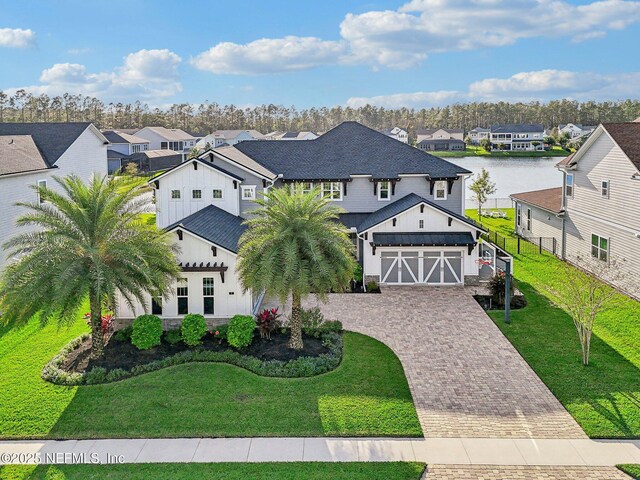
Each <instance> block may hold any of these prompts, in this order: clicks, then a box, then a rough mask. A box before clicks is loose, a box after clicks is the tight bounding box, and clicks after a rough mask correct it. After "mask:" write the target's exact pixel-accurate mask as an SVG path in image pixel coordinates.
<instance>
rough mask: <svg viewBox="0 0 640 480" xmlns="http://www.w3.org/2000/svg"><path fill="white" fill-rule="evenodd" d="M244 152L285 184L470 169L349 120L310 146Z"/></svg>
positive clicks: (242, 146) (247, 147)
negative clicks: (281, 178)
mask: <svg viewBox="0 0 640 480" xmlns="http://www.w3.org/2000/svg"><path fill="white" fill-rule="evenodd" d="M230 148H232V149H235V150H238V151H240V152H242V153H243V154H245V155H246V156H248V157H250V158H251V159H253V160H254V161H255V162H257V163H259V164H261V165H263V166H264V167H265V168H266V169H268V170H269V171H271V172H276V173H278V174H282V176H283V179H284V180H349V179H350V178H351V175H372V176H373V177H374V178H398V177H399V176H400V175H402V174H424V175H425V176H426V175H430V176H431V177H434V178H455V177H457V176H458V175H460V174H468V173H471V172H470V171H469V170H467V169H465V168H462V167H459V166H457V165H454V164H453V163H451V162H448V161H446V160H443V159H441V158H438V157H435V156H433V155H430V154H428V153H426V152H424V151H421V150H419V149H417V148H414V147H412V146H411V145H407V144H405V143H402V142H398V141H397V140H395V139H393V138H391V137H388V136H387V135H385V134H382V133H380V132H376V131H375V130H373V129H371V128H368V127H365V126H364V125H361V124H359V123H357V122H343V123H341V124H340V125H338V126H337V127H335V128H333V129H332V130H329V131H328V132H327V133H325V134H323V135H321V136H320V137H318V138H316V139H314V140H308V141H306V142H241V143H238V144H236V145H234V146H233V147H230ZM221 153H222V152H221Z"/></svg>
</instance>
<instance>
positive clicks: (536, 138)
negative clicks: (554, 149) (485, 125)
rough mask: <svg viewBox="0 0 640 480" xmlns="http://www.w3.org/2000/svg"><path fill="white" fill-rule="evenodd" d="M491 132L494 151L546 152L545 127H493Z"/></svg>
mask: <svg viewBox="0 0 640 480" xmlns="http://www.w3.org/2000/svg"><path fill="white" fill-rule="evenodd" d="M490 130H491V148H493V149H494V150H505V151H543V150H544V127H543V126H542V125H540V124H505V125H492V126H491V129H490Z"/></svg>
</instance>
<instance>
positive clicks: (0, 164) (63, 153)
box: [0, 123, 109, 269]
mask: <svg viewBox="0 0 640 480" xmlns="http://www.w3.org/2000/svg"><path fill="white" fill-rule="evenodd" d="M108 143H109V142H108V141H107V139H106V138H105V136H104V135H103V134H102V133H101V132H100V130H98V129H97V128H96V127H95V126H94V125H93V124H91V123H0V192H1V194H0V245H2V244H4V243H5V242H6V241H7V240H8V239H9V238H10V237H12V236H14V235H15V234H16V233H18V232H19V229H18V228H17V227H16V225H15V222H16V219H17V218H18V217H19V216H20V215H21V214H23V213H25V211H26V210H25V209H24V208H23V207H19V206H16V205H15V204H16V202H24V203H34V202H41V203H42V202H45V201H46V199H43V198H39V197H38V194H37V193H36V192H35V191H34V190H33V189H32V188H31V187H32V186H34V185H36V184H38V185H45V186H47V187H49V188H53V189H58V186H57V183H56V182H55V181H54V180H53V177H54V176H57V177H64V176H67V175H70V174H75V175H77V176H78V177H80V178H81V179H82V180H85V181H86V180H89V178H91V176H92V175H94V174H99V175H106V174H107V145H108ZM6 261H7V258H6V252H5V251H4V250H2V249H1V248H0V269H2V267H3V266H4V265H5V263H6Z"/></svg>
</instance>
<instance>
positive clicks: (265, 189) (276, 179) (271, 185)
mask: <svg viewBox="0 0 640 480" xmlns="http://www.w3.org/2000/svg"><path fill="white" fill-rule="evenodd" d="M282 177H284V175H283V174H282V173H280V174H278V176H277V177H276V178H274V179H273V180H267V181H268V182H269V183H270V185H267V186H266V187H264V191H265V193H266V192H268V191H269V189H270V188H271V187H273V186H274V185H275V183H276V182H277V181H278V180H280V179H281V178H282Z"/></svg>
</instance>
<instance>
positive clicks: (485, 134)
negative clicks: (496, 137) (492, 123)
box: [469, 127, 491, 145]
mask: <svg viewBox="0 0 640 480" xmlns="http://www.w3.org/2000/svg"><path fill="white" fill-rule="evenodd" d="M469 138H470V139H471V143H472V144H473V145H480V143H481V142H482V140H486V139H490V138H491V130H490V129H488V128H482V127H476V128H474V129H473V130H469Z"/></svg>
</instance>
